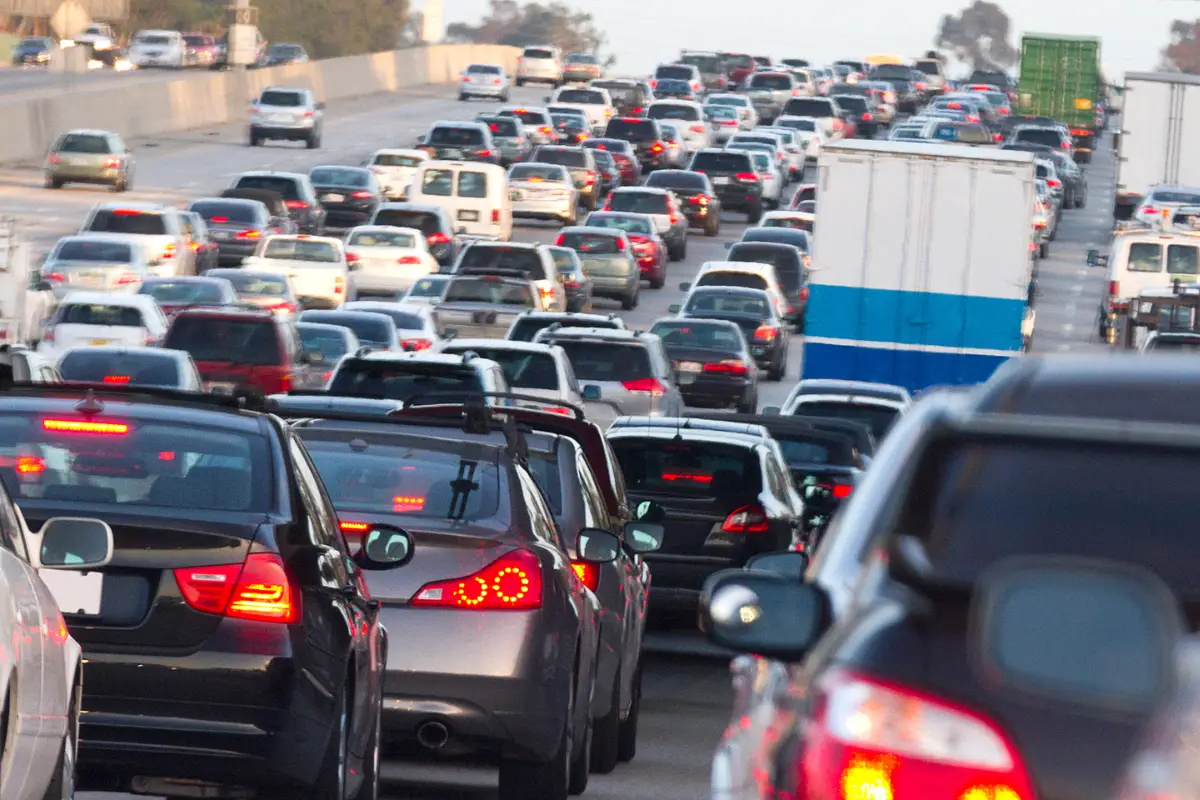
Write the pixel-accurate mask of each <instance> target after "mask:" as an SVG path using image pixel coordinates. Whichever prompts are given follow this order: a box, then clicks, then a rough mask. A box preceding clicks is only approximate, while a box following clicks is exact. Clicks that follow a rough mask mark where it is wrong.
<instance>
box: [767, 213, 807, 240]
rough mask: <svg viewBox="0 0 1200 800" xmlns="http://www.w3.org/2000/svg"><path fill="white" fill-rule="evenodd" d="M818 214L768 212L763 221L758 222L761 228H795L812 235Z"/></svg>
mask: <svg viewBox="0 0 1200 800" xmlns="http://www.w3.org/2000/svg"><path fill="white" fill-rule="evenodd" d="M816 219H817V216H816V214H810V213H808V212H807V211H792V210H782V211H768V212H767V213H765V214H763V215H762V219H760V220H759V221H758V226H757V227H759V228H794V229H796V230H801V231H808V232H809V234H810V235H811V234H812V232H813V226H814V225H815V224H816Z"/></svg>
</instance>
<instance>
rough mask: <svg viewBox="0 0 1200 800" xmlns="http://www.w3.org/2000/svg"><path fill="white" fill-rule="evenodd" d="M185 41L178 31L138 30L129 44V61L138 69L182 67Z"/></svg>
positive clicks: (185, 47) (185, 50) (185, 46)
mask: <svg viewBox="0 0 1200 800" xmlns="http://www.w3.org/2000/svg"><path fill="white" fill-rule="evenodd" d="M186 53H187V43H186V42H184V40H183V34H182V33H180V32H179V31H138V32H137V33H136V34H134V36H133V41H132V42H130V44H129V63H131V64H133V65H134V66H135V67H138V68H139V69H141V68H145V67H168V68H170V69H183V65H184V58H185V55H186Z"/></svg>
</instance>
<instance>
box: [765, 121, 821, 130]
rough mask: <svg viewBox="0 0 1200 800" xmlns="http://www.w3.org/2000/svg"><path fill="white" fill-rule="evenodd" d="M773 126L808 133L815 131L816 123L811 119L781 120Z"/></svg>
mask: <svg viewBox="0 0 1200 800" xmlns="http://www.w3.org/2000/svg"><path fill="white" fill-rule="evenodd" d="M775 124H776V125H780V126H782V127H785V128H790V129H791V130H794V131H808V132H809V133H816V131H817V122H816V120H812V119H781V120H779V121H778V122H776V123H775Z"/></svg>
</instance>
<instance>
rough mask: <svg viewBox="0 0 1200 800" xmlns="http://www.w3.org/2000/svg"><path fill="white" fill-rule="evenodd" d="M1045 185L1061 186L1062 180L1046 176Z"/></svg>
mask: <svg viewBox="0 0 1200 800" xmlns="http://www.w3.org/2000/svg"><path fill="white" fill-rule="evenodd" d="M1046 185H1047V186H1062V181H1060V180H1058V179H1057V178H1047V179H1046Z"/></svg>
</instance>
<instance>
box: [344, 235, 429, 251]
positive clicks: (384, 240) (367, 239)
mask: <svg viewBox="0 0 1200 800" xmlns="http://www.w3.org/2000/svg"><path fill="white" fill-rule="evenodd" d="M346 246H347V247H407V248H413V247H417V240H416V238H415V237H414V236H413V235H412V234H411V233H397V232H395V231H354V232H352V233H351V234H350V236H349V237H348V238H347V239H346Z"/></svg>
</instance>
